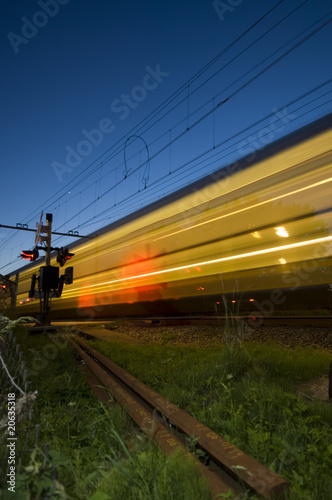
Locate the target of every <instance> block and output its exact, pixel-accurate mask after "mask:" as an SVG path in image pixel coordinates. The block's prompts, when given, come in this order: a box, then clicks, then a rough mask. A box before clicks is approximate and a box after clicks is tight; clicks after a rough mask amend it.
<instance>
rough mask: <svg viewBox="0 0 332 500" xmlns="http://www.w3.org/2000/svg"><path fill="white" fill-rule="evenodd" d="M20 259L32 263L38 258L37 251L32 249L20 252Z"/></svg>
mask: <svg viewBox="0 0 332 500" xmlns="http://www.w3.org/2000/svg"><path fill="white" fill-rule="evenodd" d="M21 257H22V259H27V260H30V261H34V260H36V259H38V257H39V252H38V249H37V248H34V249H33V250H22V253H21Z"/></svg>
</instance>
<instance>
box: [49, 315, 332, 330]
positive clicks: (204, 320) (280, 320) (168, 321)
mask: <svg viewBox="0 0 332 500" xmlns="http://www.w3.org/2000/svg"><path fill="white" fill-rule="evenodd" d="M118 319H121V321H128V322H133V321H144V322H146V323H154V324H158V323H162V324H163V325H165V326H168V325H195V324H196V325H218V324H220V325H222V324H224V323H226V322H227V321H243V322H248V320H250V324H251V326H253V327H254V326H262V325H264V326H312V327H317V328H319V327H326V326H327V327H332V315H331V316H328V315H326V316H268V315H266V316H264V315H262V314H261V315H257V313H256V314H255V313H248V314H246V315H239V316H228V317H225V316H174V317H170V316H153V317H147V316H144V317H128V318H125V317H123V318H122V317H121V318H116V317H110V318H104V319H99V320H94V319H91V320H87V321H77V320H75V319H72V320H54V321H52V323H53V324H55V325H56V324H59V325H70V324H74V325H86V324H87V323H96V324H101V323H105V322H108V321H109V322H111V321H117V320H118Z"/></svg>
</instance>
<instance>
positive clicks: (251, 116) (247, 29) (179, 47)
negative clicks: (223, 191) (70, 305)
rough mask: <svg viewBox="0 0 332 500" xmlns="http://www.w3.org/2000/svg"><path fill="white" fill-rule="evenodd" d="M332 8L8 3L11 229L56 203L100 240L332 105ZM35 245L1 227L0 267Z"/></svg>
mask: <svg viewBox="0 0 332 500" xmlns="http://www.w3.org/2000/svg"><path fill="white" fill-rule="evenodd" d="M292 12H293V13H292ZM331 14H332V6H331V2H330V0H306V1H303V0H293V1H291V2H290V1H289V0H284V1H277V0H250V1H249V0H242V1H241V0H225V1H210V0H209V1H206V0H191V1H181V0H177V1H175V0H170V1H168V2H165V1H163V2H161V1H159V0H143V1H141V2H137V1H136V2H135V1H130V0H122V1H121V2H120V1H118V2H115V1H110V0H95V1H94V2H92V1H88V0H81V1H78V0H44V1H43V0H40V1H29V2H27V1H23V0H12V1H11V2H2V3H1V5H0V19H1V21H0V23H1V37H0V45H1V56H2V78H1V81H0V86H1V92H0V99H1V112H2V113H1V114H2V120H1V132H0V134H1V145H2V147H1V152H2V154H1V199H2V203H1V216H0V224H7V225H13V226H15V225H16V224H17V223H21V224H23V223H25V224H28V225H29V228H35V227H36V222H37V221H38V220H39V217H40V213H41V210H43V211H44V214H45V213H53V217H54V224H53V229H54V230H55V231H61V232H67V231H70V230H72V231H79V232H80V233H81V234H89V233H91V232H92V231H94V230H96V229H98V228H100V227H103V226H105V225H106V224H109V223H110V222H112V221H113V220H116V219H118V218H120V217H122V216H124V215H126V214H128V213H130V212H132V211H134V210H137V209H138V208H140V207H141V206H145V205H147V204H148V203H151V202H152V201H154V200H156V199H159V198H161V197H163V196H164V195H166V194H168V193H170V192H172V191H174V190H176V189H178V188H180V187H182V186H184V185H187V184H188V183H190V182H192V181H194V180H196V179H198V178H200V177H202V176H204V175H206V174H208V173H209V172H212V171H214V170H216V169H217V168H219V167H221V166H223V165H227V163H229V162H231V161H232V160H234V159H236V158H238V157H240V156H243V155H244V154H247V153H248V152H250V151H252V150H253V149H257V148H260V147H264V146H265V145H266V144H267V143H268V142H272V141H273V140H276V139H277V138H279V137H281V136H283V135H285V134H287V133H289V132H291V131H293V130H296V129H298V128H300V127H301V126H303V125H305V124H307V123H310V122H312V121H314V120H315V119H317V118H319V117H321V116H324V115H326V114H328V113H330V112H331V111H332V105H331V97H332V65H331V46H332V24H331V23H330V22H329V23H328V21H329V20H331ZM272 124H273V126H272ZM44 221H45V215H44ZM70 241H71V240H70V238H66V237H60V238H55V237H54V240H53V244H54V245H61V246H62V245H66V244H68V243H70ZM33 246H34V234H33V233H24V232H23V231H15V230H9V229H2V228H1V229H0V250H1V256H0V273H1V274H7V273H9V272H11V271H13V270H15V269H17V268H19V267H21V266H23V265H25V264H26V263H27V261H24V260H22V259H20V258H17V257H18V255H19V254H20V252H21V250H22V249H25V250H26V249H29V248H32V247H33Z"/></svg>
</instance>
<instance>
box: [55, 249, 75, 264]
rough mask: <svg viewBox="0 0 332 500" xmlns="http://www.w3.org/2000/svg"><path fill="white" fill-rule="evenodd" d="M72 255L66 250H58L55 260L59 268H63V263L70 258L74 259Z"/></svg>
mask: <svg viewBox="0 0 332 500" xmlns="http://www.w3.org/2000/svg"><path fill="white" fill-rule="evenodd" d="M74 255H75V254H74V253H70V252H69V251H68V248H63V247H61V248H59V249H58V255H57V258H56V261H57V262H58V264H60V266H61V267H62V266H64V265H65V263H66V262H67V260H69V259H71V258H72V257H74Z"/></svg>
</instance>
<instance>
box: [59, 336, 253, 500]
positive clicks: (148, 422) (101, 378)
mask: <svg viewBox="0 0 332 500" xmlns="http://www.w3.org/2000/svg"><path fill="white" fill-rule="evenodd" d="M67 338H68V340H69V342H70V343H71V344H72V346H73V347H74V348H75V349H76V351H77V352H78V354H79V355H80V357H81V358H82V359H83V360H84V362H85V363H86V365H87V366H88V368H89V373H88V382H89V384H90V386H91V387H92V388H93V390H94V391H95V393H96V394H97V395H98V397H99V398H100V399H101V400H102V401H104V402H106V400H107V398H106V393H107V391H110V392H111V393H112V395H113V397H114V398H115V399H116V400H117V401H118V402H119V403H120V404H121V405H122V406H123V407H124V408H125V409H126V410H127V411H128V413H129V415H130V416H131V417H132V419H133V420H134V422H136V424H137V425H138V426H139V427H140V428H141V429H142V430H143V432H145V433H146V434H147V435H148V436H150V437H151V438H152V439H153V440H154V441H157V442H158V443H159V445H160V447H161V449H162V450H163V451H164V453H165V454H169V453H171V452H173V451H174V450H175V449H176V448H178V447H180V448H182V449H183V451H184V453H185V454H188V453H189V452H188V450H187V448H186V447H185V445H184V444H183V442H181V441H180V439H179V438H177V437H176V436H175V435H174V434H173V433H171V432H170V430H169V429H168V428H167V427H166V425H165V423H164V420H163V418H162V417H161V416H159V415H158V414H156V413H155V412H154V411H153V410H152V409H151V408H149V407H148V406H147V405H144V403H143V404H142V402H139V400H138V399H137V397H135V394H134V393H132V392H131V391H130V390H129V388H128V387H127V386H126V385H125V384H123V383H122V384H121V382H120V381H119V380H117V377H114V376H112V375H111V374H110V373H108V372H106V371H105V370H104V369H103V368H102V367H101V366H100V365H99V364H97V363H96V361H95V360H93V359H92V358H91V356H89V354H87V353H86V352H85V350H83V349H82V348H81V347H80V346H79V345H77V344H76V343H75V342H74V341H73V340H72V339H71V338H70V337H67ZM100 383H101V384H103V386H104V388H103V387H100V385H99V384H100ZM108 399H109V398H108ZM190 456H191V455H190ZM194 464H195V466H196V467H198V468H199V470H200V473H201V474H202V475H203V476H204V477H205V479H206V480H207V483H208V485H209V487H210V491H211V493H212V496H213V498H214V499H217V498H218V495H221V494H227V493H229V492H230V491H231V492H232V493H233V494H235V497H234V499H235V500H239V499H240V495H241V493H243V492H244V489H243V488H241V487H240V485H239V484H238V483H237V482H236V481H234V479H232V478H231V477H229V476H228V475H227V474H225V473H224V472H223V471H221V472H220V474H219V475H217V474H216V473H214V472H212V471H211V470H209V469H208V468H207V467H206V466H205V465H203V464H202V463H201V462H199V461H198V460H197V459H196V458H194ZM219 498H220V497H219Z"/></svg>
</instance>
